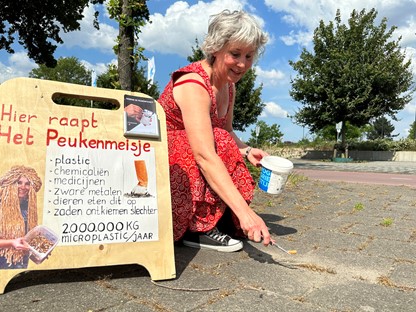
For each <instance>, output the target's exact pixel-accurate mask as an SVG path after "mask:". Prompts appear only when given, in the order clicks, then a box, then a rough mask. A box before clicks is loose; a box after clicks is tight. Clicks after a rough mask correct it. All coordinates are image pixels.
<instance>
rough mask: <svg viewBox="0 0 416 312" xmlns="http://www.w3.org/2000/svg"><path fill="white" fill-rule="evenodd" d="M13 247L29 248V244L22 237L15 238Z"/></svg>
mask: <svg viewBox="0 0 416 312" xmlns="http://www.w3.org/2000/svg"><path fill="white" fill-rule="evenodd" d="M12 247H13V248H14V249H16V250H29V244H28V243H27V242H26V241H25V239H24V238H22V237H21V238H15V239H13V240H12Z"/></svg>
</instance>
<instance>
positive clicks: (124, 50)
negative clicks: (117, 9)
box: [117, 0, 134, 91]
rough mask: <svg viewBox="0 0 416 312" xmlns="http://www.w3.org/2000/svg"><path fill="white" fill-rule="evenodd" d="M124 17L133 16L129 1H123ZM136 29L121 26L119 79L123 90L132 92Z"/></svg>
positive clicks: (121, 24)
mask: <svg viewBox="0 0 416 312" xmlns="http://www.w3.org/2000/svg"><path fill="white" fill-rule="evenodd" d="M122 15H124V16H130V17H131V16H132V10H131V9H130V8H129V0H122ZM133 55H134V29H133V26H128V25H127V26H125V25H123V23H120V25H119V45H118V55H117V56H118V77H119V80H120V85H121V89H122V90H127V91H132V87H133V82H132V77H133V67H134V58H133Z"/></svg>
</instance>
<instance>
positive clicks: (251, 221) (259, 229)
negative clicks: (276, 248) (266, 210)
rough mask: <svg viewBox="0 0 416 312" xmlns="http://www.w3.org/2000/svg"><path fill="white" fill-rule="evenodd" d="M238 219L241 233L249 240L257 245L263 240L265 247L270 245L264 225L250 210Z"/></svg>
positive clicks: (267, 230)
mask: <svg viewBox="0 0 416 312" xmlns="http://www.w3.org/2000/svg"><path fill="white" fill-rule="evenodd" d="M238 219H239V221H240V226H241V229H242V230H243V233H244V234H245V235H247V237H248V239H249V240H252V241H254V242H257V243H259V242H261V240H262V239H263V244H264V245H265V246H267V245H269V244H270V242H271V237H270V233H269V229H268V228H267V226H266V223H264V221H263V219H262V218H260V217H259V216H258V215H257V214H256V213H255V212H254V211H253V210H252V209H251V208H249V210H248V211H247V213H245V214H244V215H243V216H239V218H238Z"/></svg>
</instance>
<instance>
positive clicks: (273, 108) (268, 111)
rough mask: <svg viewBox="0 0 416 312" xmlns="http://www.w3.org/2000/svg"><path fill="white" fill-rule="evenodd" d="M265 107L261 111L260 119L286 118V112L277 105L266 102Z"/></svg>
mask: <svg viewBox="0 0 416 312" xmlns="http://www.w3.org/2000/svg"><path fill="white" fill-rule="evenodd" d="M265 104H266V106H265V107H264V109H263V112H262V113H261V115H260V117H262V118H266V117H276V118H287V115H288V113H287V111H285V110H284V109H283V108H281V107H280V106H279V105H278V104H276V103H274V102H266V103H265Z"/></svg>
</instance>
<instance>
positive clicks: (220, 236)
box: [183, 227, 243, 252]
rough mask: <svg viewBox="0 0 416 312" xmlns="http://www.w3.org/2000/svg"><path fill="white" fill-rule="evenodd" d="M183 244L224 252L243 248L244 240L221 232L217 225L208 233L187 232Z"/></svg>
mask: <svg viewBox="0 0 416 312" xmlns="http://www.w3.org/2000/svg"><path fill="white" fill-rule="evenodd" d="M183 244H184V245H185V246H188V247H193V248H203V249H211V250H216V251H222V252H233V251H238V250H241V249H243V242H242V241H240V240H237V239H233V238H231V237H230V236H229V235H227V234H224V233H221V232H220V231H218V229H217V228H216V227H215V228H213V229H212V230H211V231H209V232H206V233H190V232H188V233H186V234H185V236H184V239H183Z"/></svg>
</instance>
